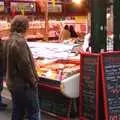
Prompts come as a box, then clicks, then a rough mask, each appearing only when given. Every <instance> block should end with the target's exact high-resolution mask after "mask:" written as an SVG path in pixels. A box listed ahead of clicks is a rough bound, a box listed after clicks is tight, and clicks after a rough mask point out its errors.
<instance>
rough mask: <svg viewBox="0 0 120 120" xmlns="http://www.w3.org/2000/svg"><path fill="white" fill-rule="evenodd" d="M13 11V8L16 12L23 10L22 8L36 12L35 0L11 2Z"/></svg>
mask: <svg viewBox="0 0 120 120" xmlns="http://www.w3.org/2000/svg"><path fill="white" fill-rule="evenodd" d="M10 8H11V11H12V10H13V9H15V10H16V12H21V9H24V11H25V12H36V3H35V2H11V6H10Z"/></svg>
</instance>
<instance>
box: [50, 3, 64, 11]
mask: <svg viewBox="0 0 120 120" xmlns="http://www.w3.org/2000/svg"><path fill="white" fill-rule="evenodd" d="M48 12H49V13H61V12H62V5H61V4H56V5H55V6H53V5H52V4H48Z"/></svg>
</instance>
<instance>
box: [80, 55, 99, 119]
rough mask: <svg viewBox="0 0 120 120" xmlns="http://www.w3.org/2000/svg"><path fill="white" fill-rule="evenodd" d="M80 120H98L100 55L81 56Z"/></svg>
mask: <svg viewBox="0 0 120 120" xmlns="http://www.w3.org/2000/svg"><path fill="white" fill-rule="evenodd" d="M80 64H81V66H80V81H81V82H80V120H98V96H99V85H98V82H99V81H98V78H99V74H98V73H99V55H98V54H81V63H80Z"/></svg>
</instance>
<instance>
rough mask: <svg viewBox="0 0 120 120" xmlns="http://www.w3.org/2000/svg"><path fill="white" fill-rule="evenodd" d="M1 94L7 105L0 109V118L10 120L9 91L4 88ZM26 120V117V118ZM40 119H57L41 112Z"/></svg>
mask: <svg viewBox="0 0 120 120" xmlns="http://www.w3.org/2000/svg"><path fill="white" fill-rule="evenodd" d="M2 96H3V97H4V99H3V101H4V102H5V103H7V105H8V107H7V109H6V110H5V111H0V120H10V118H11V117H10V116H11V100H10V99H11V97H10V94H9V92H8V91H7V90H6V89H4V90H3V92H2ZM26 120H27V119H26ZM42 120H58V119H56V118H53V117H51V116H49V115H46V114H43V113H42ZM71 120H79V119H77V118H76V119H71Z"/></svg>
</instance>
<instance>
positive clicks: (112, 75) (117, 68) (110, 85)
mask: <svg viewBox="0 0 120 120" xmlns="http://www.w3.org/2000/svg"><path fill="white" fill-rule="evenodd" d="M101 65H102V84H103V95H104V109H105V120H120V52H109V53H102V55H101Z"/></svg>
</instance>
